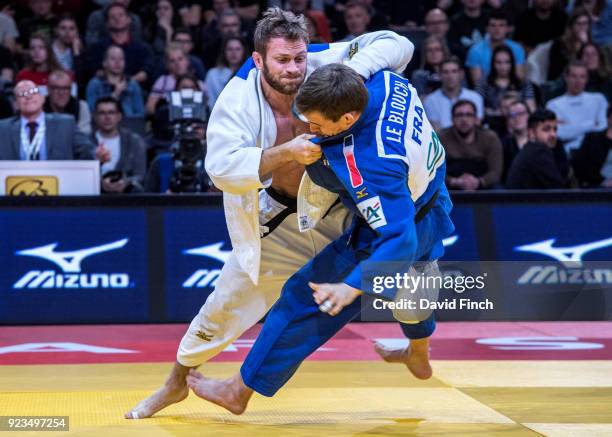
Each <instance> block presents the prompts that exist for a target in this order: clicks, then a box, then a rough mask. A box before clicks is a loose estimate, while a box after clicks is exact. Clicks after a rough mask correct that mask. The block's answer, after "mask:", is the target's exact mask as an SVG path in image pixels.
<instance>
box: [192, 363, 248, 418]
mask: <svg viewBox="0 0 612 437" xmlns="http://www.w3.org/2000/svg"><path fill="white" fill-rule="evenodd" d="M187 385H188V386H189V388H191V390H193V392H194V393H195V394H196V395H197V396H199V397H201V398H202V399H206V400H207V401H209V402H212V403H213V404H217V405H219V406H220V407H223V408H225V409H226V410H228V411H229V412H230V413H233V414H242V413H244V410H246V407H247V405H248V403H249V399H250V398H251V395H252V394H253V390H251V389H250V388H249V387H247V386H246V385H244V382H243V381H242V376H240V373H238V374H236V375H234V376H232V377H231V378H229V379H224V380H218V379H212V378H206V377H204V376H203V375H202V374H201V373H200V372H197V371H196V370H194V369H191V371H190V372H189V375H188V376H187Z"/></svg>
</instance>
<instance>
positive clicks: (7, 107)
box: [0, 94, 15, 119]
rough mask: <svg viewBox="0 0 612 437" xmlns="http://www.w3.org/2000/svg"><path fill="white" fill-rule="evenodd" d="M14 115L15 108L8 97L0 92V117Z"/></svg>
mask: <svg viewBox="0 0 612 437" xmlns="http://www.w3.org/2000/svg"><path fill="white" fill-rule="evenodd" d="M13 115H15V108H13V103H12V102H11V101H10V100H9V98H8V97H7V96H5V95H3V94H0V119H3V118H8V117H12V116H13Z"/></svg>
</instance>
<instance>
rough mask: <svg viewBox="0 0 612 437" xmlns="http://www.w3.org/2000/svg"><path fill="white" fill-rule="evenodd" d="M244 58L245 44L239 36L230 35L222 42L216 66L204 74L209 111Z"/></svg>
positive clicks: (245, 54)
mask: <svg viewBox="0 0 612 437" xmlns="http://www.w3.org/2000/svg"><path fill="white" fill-rule="evenodd" d="M246 58H247V51H246V44H245V43H244V41H242V40H241V39H240V38H238V37H235V36H232V37H229V38H228V39H226V40H225V41H224V42H223V46H222V49H221V57H220V58H219V63H218V64H217V66H216V67H214V68H211V69H210V70H209V71H208V74H207V75H206V91H207V93H208V110H209V111H212V109H213V106H215V102H216V101H217V97H219V94H221V91H222V90H223V88H224V87H225V85H226V84H227V83H228V82H229V80H230V79H231V78H232V77H233V76H234V74H236V72H237V71H238V70H239V69H240V66H241V65H242V64H243V63H244V61H245V60H246Z"/></svg>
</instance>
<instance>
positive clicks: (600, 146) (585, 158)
mask: <svg viewBox="0 0 612 437" xmlns="http://www.w3.org/2000/svg"><path fill="white" fill-rule="evenodd" d="M607 117H608V128H607V129H606V130H605V131H601V132H593V133H589V134H587V135H586V136H585V137H584V140H583V141H582V144H581V145H580V148H579V149H578V150H576V152H575V153H574V155H573V157H572V167H573V168H574V173H575V174H576V178H577V179H578V181H579V182H580V185H581V186H584V187H604V188H612V105H610V106H608V111H607Z"/></svg>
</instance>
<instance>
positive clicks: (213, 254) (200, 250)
mask: <svg viewBox="0 0 612 437" xmlns="http://www.w3.org/2000/svg"><path fill="white" fill-rule="evenodd" d="M224 244H225V243H224V242H223V241H220V242H218V243H214V244H207V245H206V246H201V247H195V248H193V249H187V250H184V251H183V253H184V254H187V255H200V256H207V257H209V258H212V259H216V260H217V261H219V262H222V263H224V262H225V261H227V259H228V258H229V256H230V253H232V251H231V250H221V247H223V245H224Z"/></svg>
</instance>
